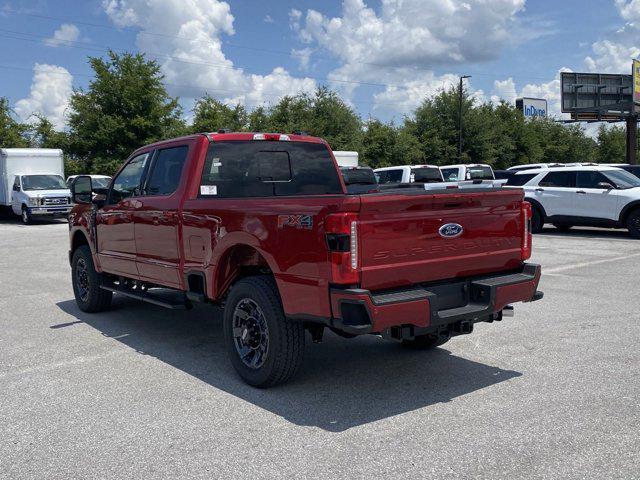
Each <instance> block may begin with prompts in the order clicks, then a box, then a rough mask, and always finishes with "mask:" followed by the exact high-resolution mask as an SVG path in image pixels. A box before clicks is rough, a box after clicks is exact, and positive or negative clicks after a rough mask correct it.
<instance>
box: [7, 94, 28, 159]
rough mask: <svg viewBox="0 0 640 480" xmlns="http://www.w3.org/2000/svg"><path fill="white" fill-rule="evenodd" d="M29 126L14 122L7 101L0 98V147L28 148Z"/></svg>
mask: <svg viewBox="0 0 640 480" xmlns="http://www.w3.org/2000/svg"><path fill="white" fill-rule="evenodd" d="M28 133H29V125H26V124H24V123H20V122H18V121H16V120H15V119H14V117H13V112H12V111H11V107H10V106H9V99H8V98H6V97H0V147H4V148H22V147H28V146H29V139H28Z"/></svg>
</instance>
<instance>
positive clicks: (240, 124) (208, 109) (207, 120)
mask: <svg viewBox="0 0 640 480" xmlns="http://www.w3.org/2000/svg"><path fill="white" fill-rule="evenodd" d="M193 111H194V114H195V116H194V118H193V125H192V126H191V131H192V132H194V133H198V132H217V131H218V130H220V129H222V128H228V129H230V130H231V131H234V132H241V131H243V130H246V129H247V126H248V121H249V117H248V115H247V110H246V109H245V108H244V107H243V106H242V105H240V104H237V105H235V106H234V107H230V106H228V105H225V104H224V103H222V102H220V101H219V100H216V99H215V98H213V97H212V96H210V95H209V94H206V95H205V96H204V97H202V98H201V99H199V100H197V101H196V105H195V107H194V109H193Z"/></svg>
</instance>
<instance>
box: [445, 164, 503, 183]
mask: <svg viewBox="0 0 640 480" xmlns="http://www.w3.org/2000/svg"><path fill="white" fill-rule="evenodd" d="M440 171H441V172H442V177H443V178H444V181H445V182H462V181H465V180H495V176H494V174H493V168H491V165H484V164H480V163H475V164H468V165H445V166H442V167H440Z"/></svg>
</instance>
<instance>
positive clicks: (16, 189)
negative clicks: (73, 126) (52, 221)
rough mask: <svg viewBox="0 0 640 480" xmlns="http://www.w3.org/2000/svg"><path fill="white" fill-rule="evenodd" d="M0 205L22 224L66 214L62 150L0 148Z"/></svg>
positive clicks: (67, 197) (68, 199)
mask: <svg viewBox="0 0 640 480" xmlns="http://www.w3.org/2000/svg"><path fill="white" fill-rule="evenodd" d="M0 205H2V206H4V207H10V208H11V210H13V213H15V214H16V215H20V217H21V218H22V221H23V222H24V223H25V224H28V223H30V222H31V220H32V218H34V217H52V216H59V215H63V216H66V215H67V214H68V213H69V212H70V211H71V207H72V205H71V192H70V191H69V189H68V188H67V184H66V183H65V181H64V160H63V158H62V150H58V149H50V148H0Z"/></svg>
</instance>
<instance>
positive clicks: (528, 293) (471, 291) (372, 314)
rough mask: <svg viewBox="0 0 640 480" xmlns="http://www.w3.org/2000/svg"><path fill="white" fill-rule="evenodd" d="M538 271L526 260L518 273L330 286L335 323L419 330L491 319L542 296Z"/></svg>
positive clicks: (352, 329) (346, 327) (354, 328)
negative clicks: (396, 285)
mask: <svg viewBox="0 0 640 480" xmlns="http://www.w3.org/2000/svg"><path fill="white" fill-rule="evenodd" d="M540 274H541V269H540V265H535V264H531V263H527V264H524V266H523V268H522V270H521V271H517V272H509V273H506V274H497V275H486V276H482V277H473V278H469V279H464V280H460V281H457V280H454V281H449V282H443V283H438V284H428V285H412V286H411V287H407V288H404V289H396V290H391V291H384V292H371V291H369V290H363V289H344V290H343V289H332V290H331V310H332V319H331V325H332V326H334V327H336V328H338V329H340V330H343V331H345V332H348V333H353V334H361V333H372V332H384V331H385V330H387V329H390V328H392V327H399V326H409V327H411V328H412V331H414V330H415V332H416V334H421V333H428V332H432V331H437V330H438V329H440V328H442V327H446V326H450V325H455V324H458V323H459V322H463V321H464V322H472V323H473V322H483V321H492V320H494V319H498V316H500V312H501V311H502V310H503V309H504V308H505V307H506V306H508V305H510V304H512V303H515V302H532V301H535V300H539V299H541V298H542V295H543V294H542V292H539V291H538V290H537V288H538V283H539V281H540Z"/></svg>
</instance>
